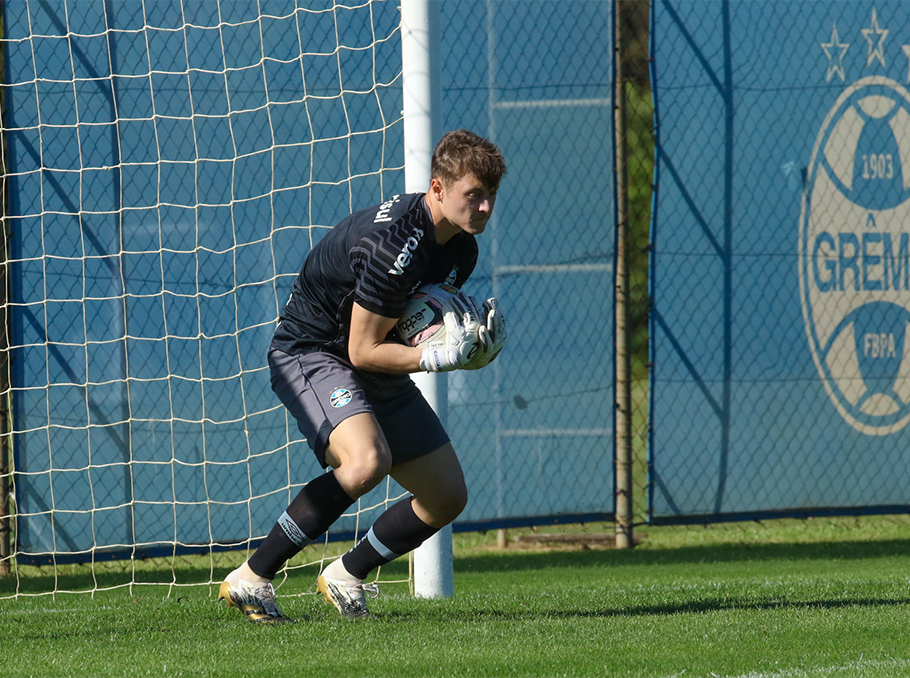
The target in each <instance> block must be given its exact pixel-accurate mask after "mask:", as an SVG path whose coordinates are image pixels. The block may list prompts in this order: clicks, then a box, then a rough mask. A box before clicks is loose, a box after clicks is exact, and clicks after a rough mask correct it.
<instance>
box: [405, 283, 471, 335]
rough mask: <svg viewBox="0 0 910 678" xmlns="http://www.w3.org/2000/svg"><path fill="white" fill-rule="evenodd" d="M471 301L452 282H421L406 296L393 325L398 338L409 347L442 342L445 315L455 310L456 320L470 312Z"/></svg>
mask: <svg viewBox="0 0 910 678" xmlns="http://www.w3.org/2000/svg"><path fill="white" fill-rule="evenodd" d="M471 308H472V304H471V302H470V301H468V300H467V298H466V297H465V296H464V295H463V294H462V293H461V291H460V290H459V289H458V288H456V287H452V286H451V285H446V284H440V285H423V286H422V287H419V288H418V289H417V291H416V292H414V294H412V295H411V297H410V298H409V299H408V303H407V305H406V306H405V308H404V313H403V314H402V315H401V318H400V319H399V320H398V322H397V323H396V325H395V329H396V332H397V334H398V339H399V341H401V342H402V343H403V344H406V345H408V346H419V347H421V348H427V347H430V346H431V345H433V344H434V342H435V343H444V342H445V336H446V327H445V322H444V318H445V314H446V313H447V312H448V311H453V312H455V313H456V314H457V315H458V317H459V319H460V318H461V317H462V315H463V314H464V313H466V312H471Z"/></svg>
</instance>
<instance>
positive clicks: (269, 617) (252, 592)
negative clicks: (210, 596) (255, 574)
mask: <svg viewBox="0 0 910 678" xmlns="http://www.w3.org/2000/svg"><path fill="white" fill-rule="evenodd" d="M237 582H238V583H237V586H234V585H233V584H231V582H229V581H228V580H227V579H225V580H224V581H223V582H221V588H219V589H218V600H225V601H227V604H228V607H236V608H237V609H238V610H240V611H241V612H243V613H244V614H245V615H246V618H247V619H249V620H250V621H251V622H256V623H257V624H280V623H282V622H291V621H294V620H293V619H291V618H290V617H285V616H284V614H283V613H282V612H281V610H279V609H278V606H277V605H276V604H275V589H274V588H273V587H272V584H271V582H266V583H264V584H251V583H250V582H247V581H244V580H243V579H238V580H237Z"/></svg>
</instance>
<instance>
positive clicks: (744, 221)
mask: <svg viewBox="0 0 910 678" xmlns="http://www.w3.org/2000/svg"><path fill="white" fill-rule="evenodd" d="M908 19H910V9H908V7H907V5H906V4H905V3H897V2H876V3H871V2H850V3H843V2H799V3H791V2H762V3H757V2H733V1H731V2H698V3H694V2H676V1H660V2H655V3H654V27H653V46H654V47H653V49H654V64H653V67H654V83H655V84H654V88H655V100H656V109H657V123H658V126H657V138H658V146H657V148H658V151H657V158H658V170H657V176H658V180H657V186H658V188H657V200H656V202H655V204H656V215H655V219H654V234H653V255H652V263H653V266H652V271H651V276H652V277H651V285H652V290H651V291H652V296H653V311H652V341H653V361H654V374H653V407H652V412H651V420H652V425H653V433H652V435H653V446H652V451H651V482H652V488H653V494H652V499H651V502H652V503H651V517H652V519H653V520H655V521H661V520H663V521H667V522H673V521H690V520H715V519H730V518H748V517H756V516H774V515H806V514H812V513H820V512H862V511H891V510H905V508H906V504H907V502H906V491H905V489H904V488H903V483H902V482H901V481H900V478H902V477H903V476H904V475H905V474H906V472H907V470H908V464H907V455H906V454H905V450H906V447H907V443H908V435H910V433H908V431H907V429H906V424H907V423H908V421H910V391H908V389H910V380H908V376H910V361H908V360H906V358H905V356H906V355H907V350H908V348H910V347H908V345H907V343H906V342H905V336H906V328H907V322H908V318H910V316H908V311H907V309H908V308H910V286H908V283H907V271H908V266H907V264H908V253H910V250H908V244H907V243H908V235H907V227H906V224H907V223H908V221H907V216H908V209H910V207H908V206H910V203H908V201H907V198H908V197H910V192H908V188H910V151H908V149H910V114H908V112H910V95H908V92H907V89H906V83H907V81H908V60H907V58H908V54H910V48H908V47H907V45H906V42H907V37H906V35H905V31H904V28H905V27H906V26H907V22H908ZM905 164H906V165H907V167H906V168H905V167H904V165H905Z"/></svg>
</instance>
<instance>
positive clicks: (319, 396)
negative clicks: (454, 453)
mask: <svg viewBox="0 0 910 678" xmlns="http://www.w3.org/2000/svg"><path fill="white" fill-rule="evenodd" d="M269 368H270V369H271V373H272V390H273V391H274V392H275V393H276V394H277V395H278V397H279V398H280V399H281V402H282V403H284V406H285V407H286V408H287V409H288V411H289V412H290V413H291V414H292V415H293V417H294V419H296V420H297V428H299V429H300V432H301V433H303V435H305V436H306V439H307V443H309V445H310V447H311V448H312V449H313V452H315V453H316V459H318V460H319V463H320V464H321V465H322V467H323V468H325V467H326V466H327V464H326V462H325V447H326V444H327V443H328V440H329V434H330V433H331V432H332V431H334V430H335V427H336V426H338V424H340V423H341V422H342V421H344V420H345V419H347V418H348V417H350V416H351V415H354V414H358V413H360V412H372V413H373V416H375V417H376V420H377V421H378V422H379V427H380V428H381V429H382V432H383V434H385V438H386V441H387V442H388V443H389V449H390V450H391V452H392V463H393V464H401V463H403V462H406V461H411V460H412V459H417V458H418V457H422V456H424V455H426V454H429V453H430V452H432V451H433V450H435V449H437V448H439V447H442V446H443V445H445V444H446V443H447V442H449V436H448V434H447V433H446V432H445V429H444V428H443V427H442V423H441V422H440V421H439V417H437V416H436V413H435V412H434V411H433V408H432V407H430V405H429V403H427V401H426V400H425V399H424V397H423V394H421V392H420V389H418V388H417V386H416V385H415V384H414V382H413V381H411V379H410V377H408V376H407V375H386V374H371V373H368V372H359V371H357V370H355V369H354V367H353V366H352V365H351V364H350V363H349V362H347V361H346V360H344V359H342V358H339V357H338V356H335V355H332V354H331V353H308V354H303V355H288V354H287V353H283V352H281V351H278V350H275V349H272V350H271V351H269Z"/></svg>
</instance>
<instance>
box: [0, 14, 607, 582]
mask: <svg viewBox="0 0 910 678" xmlns="http://www.w3.org/2000/svg"><path fill="white" fill-rule="evenodd" d="M438 7H439V9H440V12H441V24H442V29H443V40H442V45H443V47H442V67H443V98H444V115H443V117H444V127H445V128H447V129H453V128H458V127H467V128H470V129H473V130H475V131H477V132H479V133H481V134H484V135H486V136H489V137H491V138H492V139H493V140H494V141H496V142H497V143H498V144H499V145H500V146H501V148H502V149H503V152H504V155H505V157H506V160H507V163H508V165H509V174H508V175H507V177H506V179H505V181H504V183H503V187H502V191H501V193H500V197H499V200H498V202H497V208H496V214H495V215H494V220H495V221H494V222H493V223H491V224H490V226H489V227H488V230H487V233H486V234H485V235H484V236H483V238H481V240H480V246H481V258H480V264H479V266H478V269H477V271H476V272H475V274H474V276H473V278H472V279H471V280H470V281H469V285H468V287H467V288H466V291H468V292H469V293H471V294H474V295H476V296H485V295H495V296H497V297H499V298H500V300H501V302H502V306H503V308H504V310H505V313H506V315H507V317H508V319H509V324H510V335H511V340H510V346H509V348H508V350H507V352H506V353H505V354H503V356H502V357H501V358H500V359H499V360H497V361H496V363H494V365H493V366H491V368H489V369H487V370H483V371H481V372H479V373H471V374H457V373H456V374H455V375H453V376H452V377H451V378H450V380H449V384H448V388H449V397H448V400H449V405H450V409H449V416H448V419H449V428H450V433H451V434H452V437H453V440H454V442H455V445H456V448H457V449H458V450H459V453H460V456H461V458H462V462H463V465H464V467H465V469H466V473H467V475H468V482H469V485H470V487H471V490H472V501H471V504H470V506H469V509H468V510H467V511H466V513H465V514H464V515H463V516H462V518H461V520H460V521H459V523H458V524H457V525H456V529H463V530H467V529H477V528H487V527H493V526H507V525H516V524H533V523H546V522H559V521H569V520H590V519H595V518H608V517H610V516H611V514H612V494H613V467H612V426H613V414H612V398H613V394H612V373H613V364H612V339H613V337H612V322H613V289H612V274H613V256H614V254H613V224H614V221H615V218H614V213H613V185H612V181H611V176H612V169H613V154H612V147H613V138H612V59H613V42H612V38H613V24H612V13H613V5H612V3H609V2H599V1H594V0H590V1H582V0H579V1H574V0H573V1H572V2H565V3H555V2H528V3H514V2H502V1H493V0H490V1H489V2H486V1H482V0H478V1H471V0H459V1H457V2H446V3H439V5H438ZM3 19H4V28H5V30H4V34H3V47H4V58H5V61H4V64H5V79H4V83H3V85H2V88H0V92H2V95H3V103H4V121H3V127H4V128H3V132H4V143H5V149H6V156H5V158H6V160H7V162H8V166H7V168H6V170H7V171H6V172H5V174H4V179H5V188H6V195H7V196H8V206H7V213H6V216H7V219H6V222H5V224H6V226H7V228H8V231H9V236H10V242H11V251H10V258H9V261H8V265H9V270H10V272H11V291H10V294H11V303H10V305H9V308H10V309H11V312H12V319H11V327H12V335H11V336H12V350H11V354H12V356H13V358H14V362H13V369H12V372H11V382H10V384H8V385H7V386H6V387H5V388H6V390H5V393H4V396H5V398H6V399H7V400H8V401H11V402H12V404H13V406H14V408H15V412H14V417H13V419H12V421H13V426H14V429H13V434H14V436H13V440H14V446H13V447H14V451H15V466H14V473H11V472H0V477H2V480H3V481H4V483H8V482H9V481H10V480H11V479H14V480H15V502H14V503H10V505H11V506H13V507H14V508H13V518H14V524H15V528H16V535H15V536H16V541H15V542H14V545H13V552H12V553H10V554H8V553H4V554H0V556H2V558H0V559H2V562H3V563H5V564H6V565H8V564H9V562H10V558H13V557H14V558H16V560H17V561H18V562H19V563H28V562H31V563H44V562H54V563H58V564H59V563H62V562H67V561H76V562H95V561H98V560H102V559H106V558H119V557H130V556H137V555H138V556H154V555H164V554H174V553H181V552H197V551H199V550H200V549H202V550H210V549H219V548H225V549H229V548H238V547H241V548H242V547H246V546H248V545H250V544H255V543H256V542H257V540H258V539H260V538H261V537H262V536H264V535H265V534H266V533H267V532H268V530H269V529H270V528H271V526H272V524H273V523H274V520H275V518H276V516H277V515H279V514H280V512H281V510H282V509H283V507H284V506H286V504H287V502H288V501H289V499H290V498H291V497H292V496H293V495H294V494H295V493H296V491H297V490H298V489H299V487H300V486H301V485H302V484H303V483H305V482H307V481H308V480H309V479H310V478H312V477H313V476H314V475H315V474H316V473H318V472H319V468H318V465H317V464H316V462H315V460H314V458H313V457H312V455H311V453H310V452H309V449H308V448H307V446H306V443H305V441H304V440H303V439H302V438H301V436H300V434H299V433H298V431H297V429H296V426H295V423H294V422H293V421H292V420H289V419H288V416H287V415H286V413H285V412H284V409H283V408H282V406H281V405H280V404H279V403H278V401H277V399H276V398H275V397H274V396H273V395H272V394H271V392H270V389H269V385H268V370H267V367H266V349H267V347H268V343H269V339H270V336H271V333H272V331H273V329H274V325H275V321H276V319H277V315H278V311H279V309H280V307H281V305H282V304H283V303H284V301H285V299H286V298H287V295H288V293H289V290H290V284H291V280H292V278H293V276H295V275H296V273H297V271H298V270H299V267H300V264H301V262H302V260H303V258H304V257H305V255H306V254H307V252H308V251H309V249H310V247H311V246H312V245H313V244H314V243H315V242H317V241H318V239H319V238H320V237H322V235H324V234H325V232H327V230H328V229H330V228H331V227H332V226H333V225H334V224H335V223H337V222H338V221H339V220H340V219H341V218H343V217H344V216H345V215H346V214H348V213H349V212H350V211H351V210H353V209H356V208H359V207H363V206H368V205H370V204H375V203H378V202H380V201H382V200H383V199H385V198H387V197H389V196H390V195H393V194H395V193H397V192H400V191H401V190H402V188H403V186H402V185H403V172H402V160H401V158H402V157H403V156H402V146H403V144H402V133H403V131H402V121H401V113H400V111H401V80H400V72H401V56H400V31H399V26H398V22H399V12H398V7H397V6H396V4H395V3H394V2H382V1H379V0H374V1H368V0H364V1H363V2H355V1H353V0H352V1H351V2H347V3H336V2H331V1H328V0H326V1H325V2H322V1H318V2H317V1H315V0H314V1H308V2H293V1H283V0H282V1H279V0H274V1H270V2H267V1H263V2H259V3H240V2H218V1H217V0H207V1H203V2H192V3H186V2H180V1H178V0H173V1H168V2H165V1H162V2H154V3H141V2H131V1H122V2H102V1H101V0H98V1H89V0H85V1H83V0H79V1H78V2H77V1H74V0H56V1H54V0H49V1H48V2H40V3H34V2H26V1H25V0H21V1H16V0H13V1H11V2H6V3H3ZM529 40H530V41H531V42H530V44H531V47H529ZM566 328H571V331H570V332H567V331H566ZM7 440H9V437H7ZM6 449H7V450H8V449H9V448H6ZM399 492H400V490H399V488H397V486H394V485H393V484H390V485H387V486H384V487H382V488H379V489H377V490H376V491H374V492H373V493H371V494H370V495H368V496H367V497H365V498H364V499H362V500H361V502H360V503H359V504H358V506H357V507H356V511H353V512H351V513H350V514H348V515H346V516H345V517H344V518H343V519H342V520H341V521H339V523H337V524H336V525H335V526H334V527H333V530H332V532H331V534H330V536H331V538H332V539H349V538H352V537H356V535H358V534H360V533H362V530H363V528H364V526H365V525H368V524H369V523H371V522H372V519H373V518H374V517H375V515H376V512H378V511H379V510H381V509H382V507H383V506H384V505H385V503H386V502H387V501H388V500H389V499H390V498H394V497H395V496H397V495H398V494H399ZM0 500H2V501H3V502H4V504H5V503H6V501H5V500H3V499H2V498H0Z"/></svg>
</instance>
